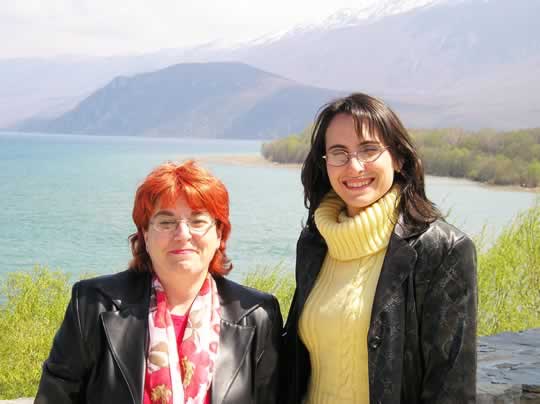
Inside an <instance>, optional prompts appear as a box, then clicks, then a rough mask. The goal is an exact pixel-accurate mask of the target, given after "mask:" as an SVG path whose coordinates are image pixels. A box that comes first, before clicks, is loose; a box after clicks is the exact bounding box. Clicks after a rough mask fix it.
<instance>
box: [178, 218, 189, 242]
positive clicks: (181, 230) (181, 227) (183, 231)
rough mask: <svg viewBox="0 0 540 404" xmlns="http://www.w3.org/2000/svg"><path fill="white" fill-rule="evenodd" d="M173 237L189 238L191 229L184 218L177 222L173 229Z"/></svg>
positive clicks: (179, 238)
mask: <svg viewBox="0 0 540 404" xmlns="http://www.w3.org/2000/svg"><path fill="white" fill-rule="evenodd" d="M174 238H175V239H177V240H189V239H190V238H191V231H190V230H189V226H188V224H187V223H186V222H185V221H184V220H181V221H179V222H178V226H177V227H176V230H175V231H174Z"/></svg>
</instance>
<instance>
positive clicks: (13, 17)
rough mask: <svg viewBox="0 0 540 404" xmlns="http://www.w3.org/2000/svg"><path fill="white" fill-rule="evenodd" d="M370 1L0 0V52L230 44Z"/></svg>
mask: <svg viewBox="0 0 540 404" xmlns="http://www.w3.org/2000/svg"><path fill="white" fill-rule="evenodd" d="M374 1H376V0H332V1H322V0H315V1H313V0H312V1H309V0H265V1H257V0H255V1H254V0H220V1H218V0H199V1H194V0H191V1H188V0H153V1H150V0H13V1H10V0H1V2H0V49H1V53H0V58H9V57H24V56H50V55H56V54H79V55H110V54H128V53H140V52H147V51H151V50H158V49H162V48H180V47H185V46H191V45H196V44H200V43H204V42H208V41H213V40H216V39H217V40H224V41H226V42H236V41H244V40H249V39H253V38H255V37H258V36H261V35H264V34H267V33H272V32H276V31H280V30H284V29H288V28H291V27H292V26H295V25H297V24H301V23H309V22H313V21H315V20H321V19H323V18H324V17H326V16H328V15H330V14H332V13H333V12H334V11H336V10H338V9H341V8H349V7H356V8H358V7H359V6H365V5H367V4H371V3H373V2H374Z"/></svg>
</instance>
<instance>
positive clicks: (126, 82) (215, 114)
mask: <svg viewBox="0 0 540 404" xmlns="http://www.w3.org/2000/svg"><path fill="white" fill-rule="evenodd" d="M337 94H338V92H336V91H331V90H325V89H321V88H315V87H309V86H304V85H300V84H297V83H295V82H293V81H290V80H287V79H285V78H282V77H279V76H276V75H274V74H270V73H267V72H264V71H262V70H259V69H255V68H253V67H250V66H248V65H246V64H242V63H187V64H178V65H174V66H170V67H168V68H165V69H162V70H158V71H155V72H151V73H144V74H138V75H134V76H131V77H117V78H115V79H114V80H112V81H111V82H110V83H109V84H107V85H106V86H105V87H103V88H101V89H99V90H97V91H95V92H94V93H93V94H91V95H90V96H89V97H87V98H85V99H84V100H83V101H81V102H80V103H79V104H78V105H77V106H76V107H75V108H74V109H73V110H71V111H68V112H67V113H64V114H63V115H61V116H59V117H58V118H55V119H51V120H44V119H40V120H29V121H26V122H24V123H22V124H20V125H18V126H17V127H16V129H17V130H20V131H35V132H52V133H69V134H91V135H138V136H171V137H193V138H235V139H242V138H250V139H259V138H273V137H277V136H279V135H281V134H283V133H291V132H295V131H298V130H300V129H302V128H303V127H305V125H306V123H308V122H310V121H311V120H312V119H313V117H314V115H315V113H316V110H317V108H319V107H320V105H322V104H323V103H325V102H327V101H328V100H330V99H331V98H333V97H335V96H336V95H337Z"/></svg>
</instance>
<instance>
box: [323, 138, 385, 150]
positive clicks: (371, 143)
mask: <svg viewBox="0 0 540 404" xmlns="http://www.w3.org/2000/svg"><path fill="white" fill-rule="evenodd" d="M369 145H377V146H379V145H382V144H381V142H377V141H375V140H365V141H363V142H361V143H360V144H359V145H358V146H359V147H361V146H369ZM334 149H345V150H348V147H347V146H345V145H342V144H335V145H332V146H330V147H329V148H328V150H327V151H331V150H334Z"/></svg>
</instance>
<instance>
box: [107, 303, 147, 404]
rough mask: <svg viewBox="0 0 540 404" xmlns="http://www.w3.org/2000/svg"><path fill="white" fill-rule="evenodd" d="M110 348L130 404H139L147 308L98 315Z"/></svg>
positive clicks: (141, 387)
mask: <svg viewBox="0 0 540 404" xmlns="http://www.w3.org/2000/svg"><path fill="white" fill-rule="evenodd" d="M101 321H102V323H103V328H104V330H105V335H106V336H107V342H108V344H109V348H110V350H111V352H112V354H113V357H114V359H115V361H116V363H117V365H118V367H119V368H120V370H121V372H122V375H123V376H124V380H125V382H126V383H127V385H128V388H129V391H130V393H131V399H132V400H133V404H140V403H142V392H143V389H144V373H145V357H146V355H145V352H146V347H145V345H146V340H147V333H146V329H147V321H148V307H147V306H146V307H145V306H144V305H142V304H141V305H136V306H135V305H134V306H128V307H124V308H122V309H121V310H119V311H110V312H105V313H102V314H101Z"/></svg>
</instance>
